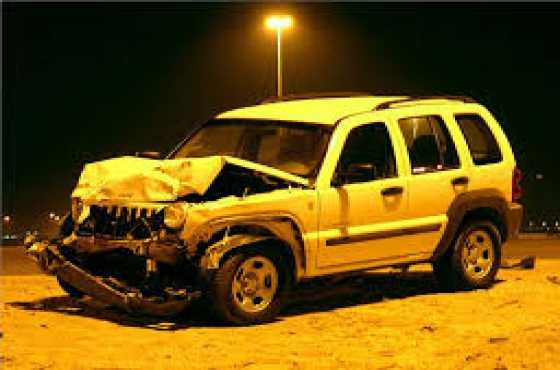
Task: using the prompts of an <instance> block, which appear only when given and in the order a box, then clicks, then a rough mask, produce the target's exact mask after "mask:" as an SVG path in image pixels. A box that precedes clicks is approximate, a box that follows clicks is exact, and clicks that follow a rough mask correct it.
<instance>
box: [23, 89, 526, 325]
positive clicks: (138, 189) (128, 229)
mask: <svg viewBox="0 0 560 370" xmlns="http://www.w3.org/2000/svg"><path fill="white" fill-rule="evenodd" d="M520 177H521V175H520V172H519V171H518V170H517V168H516V165H515V159H514V156H513V153H512V150H511V147H510V145H509V143H508V140H507V138H506V136H505V135H504V133H503V131H502V129H501V128H500V126H499V124H498V123H497V122H496V120H495V119H494V117H493V116H492V115H491V114H490V113H489V112H488V110H487V109H485V108H484V107H483V106H481V105H480V104H477V103H476V102H474V101H473V100H472V99H470V98H466V97H449V96H441V97H417V98H415V97H404V96H403V97H396V96H367V95H363V96H362V95H355V96H320V97H312V96H299V97H288V98H284V99H281V100H276V101H271V102H267V103H263V104H260V105H256V106H251V107H247V108H241V109H236V110H232V111H229V112H225V113H223V114H220V115H218V116H217V117H215V118H214V119H212V120H210V121H209V122H208V123H207V124H205V125H203V126H202V127H200V128H199V129H198V130H196V131H195V132H194V133H193V134H192V135H190V136H189V137H188V138H186V139H185V140H184V141H183V142H182V143H181V144H180V145H179V146H178V147H177V148H176V149H175V150H174V151H172V153H171V154H170V155H169V156H167V158H166V159H163V160H155V159H146V158H137V157H123V158H116V159H111V160H107V161H101V162H96V163H91V164H88V165H86V167H85V169H84V171H83V173H82V175H81V177H80V180H79V182H78V185H77V187H76V189H75V190H74V192H73V194H72V214H71V216H69V217H68V218H67V219H66V220H65V222H64V223H63V225H62V228H61V234H60V238H58V239H56V240H53V241H51V242H49V243H35V244H34V245H33V247H32V248H30V251H31V252H32V253H33V254H35V255H36V256H39V259H40V261H41V262H42V265H43V267H44V268H45V269H47V270H48V271H50V272H52V273H55V274H56V275H57V277H58V279H59V282H60V283H61V285H62V287H63V288H64V289H66V290H67V291H68V292H69V293H70V294H73V295H77V296H80V295H83V294H88V295H91V296H94V297H97V298H99V299H101V300H104V301H106V302H109V303H112V304H114V305H117V306H119V307H122V308H124V309H127V310H129V311H140V312H146V313H151V314H169V313H176V312H177V311H180V310H181V309H183V308H184V307H185V306H186V304H187V303H188V302H189V301H190V300H192V299H193V298H195V297H198V296H200V295H203V296H206V297H207V298H209V301H210V304H211V305H212V307H213V308H214V309H215V311H216V313H217V314H218V315H219V316H220V317H221V318H223V319H225V320H227V321H229V322H233V323H257V322H263V321H268V320H271V319H272V318H273V317H274V316H275V315H276V314H277V312H278V310H279V309H280V306H281V302H282V298H283V297H284V296H285V295H284V294H283V293H285V292H286V291H287V290H289V289H291V288H292V287H293V286H295V285H296V284H297V283H298V282H300V281H302V280H304V279H310V278H314V277H317V276H325V275H334V274H339V273H347V272H352V271H360V270H371V269H376V268H384V267H390V266H399V267H406V266H408V265H411V264H416V263H424V262H431V263H432V264H433V266H434V272H435V276H436V277H437V279H438V280H439V281H440V282H441V284H442V286H444V287H445V288H453V289H470V288H481V287H488V286H489V285H491V284H492V282H493V281H494V277H495V275H496V272H497V270H498V267H499V264H500V256H501V245H502V243H503V242H504V241H505V240H506V239H508V238H510V237H512V236H513V235H514V234H516V233H517V231H518V228H519V224H520V221H521V215H522V207H521V206H520V205H519V204H517V203H515V201H516V200H517V199H518V198H519V197H520V192H521V189H520V187H519V180H520Z"/></svg>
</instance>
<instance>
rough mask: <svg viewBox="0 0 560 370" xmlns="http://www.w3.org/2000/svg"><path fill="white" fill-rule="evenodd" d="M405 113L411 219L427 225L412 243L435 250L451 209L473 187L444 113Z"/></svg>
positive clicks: (401, 125) (400, 120)
mask: <svg viewBox="0 0 560 370" xmlns="http://www.w3.org/2000/svg"><path fill="white" fill-rule="evenodd" d="M436 112H437V111H434V113H427V114H420V115H410V116H401V117H399V118H398V119H397V124H398V127H399V129H400V132H401V134H402V138H403V139H404V142H405V145H406V149H407V153H408V168H407V170H408V171H409V174H408V181H407V183H408V189H409V204H408V214H407V218H409V219H410V220H415V222H416V223H417V224H418V225H422V226H424V229H423V231H422V232H420V233H417V234H416V236H415V237H414V238H413V239H414V240H413V241H412V243H413V244H414V245H415V246H416V247H417V248H418V249H419V250H420V251H422V252H426V253H429V252H432V251H433V250H434V248H435V246H436V245H437V244H438V242H439V240H440V239H441V236H442V235H443V231H444V230H445V226H446V224H447V221H448V220H447V210H448V209H449V207H450V205H451V203H452V202H453V200H454V199H455V197H456V196H457V195H458V194H460V193H462V192H464V191H466V190H467V189H468V186H469V181H470V179H469V177H468V173H467V171H466V170H465V168H464V166H462V165H461V161H460V159H459V156H458V154H457V149H456V146H455V143H454V141H453V139H452V137H451V134H450V132H449V129H448V127H447V124H446V121H445V120H444V116H443V115H441V114H438V113H436Z"/></svg>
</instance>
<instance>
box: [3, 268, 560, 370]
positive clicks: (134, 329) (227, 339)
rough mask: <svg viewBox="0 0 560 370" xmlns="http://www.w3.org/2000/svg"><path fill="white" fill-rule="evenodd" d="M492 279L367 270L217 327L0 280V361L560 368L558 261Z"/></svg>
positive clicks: (20, 279) (50, 283)
mask: <svg viewBox="0 0 560 370" xmlns="http://www.w3.org/2000/svg"><path fill="white" fill-rule="evenodd" d="M498 277H499V282H498V283H497V284H496V285H495V286H494V287H493V288H491V289H489V290H479V291H472V292H461V293H441V292H439V291H438V288H437V286H436V284H435V282H434V281H433V279H432V276H431V273H430V271H429V269H427V268H426V267H422V266H419V267H418V268H415V269H413V270H412V271H410V272H408V273H406V274H405V275H400V274H396V273H391V272H384V273H380V272H377V273H371V274H366V275H364V276H363V277H360V278H354V279H352V280H349V281H346V282H342V283H339V284H337V285H335V286H327V287H315V286H313V287H308V288H307V289H305V288H304V289H303V290H302V291H300V292H298V293H297V294H295V295H294V297H293V299H292V300H291V301H290V304H289V305H288V307H286V309H285V310H284V311H283V314H282V315H281V317H280V318H279V319H278V320H277V321H276V322H274V323H270V324H266V325H260V326H254V327H225V326H220V325H219V324H217V323H215V322H213V321H212V320H211V319H210V318H208V317H207V314H206V313H205V310H204V308H203V307H194V308H192V309H191V311H190V312H189V313H188V314H186V315H185V316H183V317H181V318H177V319H174V320H170V321H158V320H153V319H149V318H134V317H130V316H127V315H125V314H122V313H120V312H118V311H115V310H113V309H110V308H105V307H103V306H101V305H99V304H96V303H95V302H92V301H90V300H87V299H86V300H82V301H74V300H72V299H70V298H68V297H67V296H65V295H64V294H63V291H62V290H61V289H60V288H59V287H58V285H57V283H56V281H55V279H54V278H52V277H49V276H43V275H36V274H18V275H16V274H12V275H4V276H0V282H1V286H2V297H1V301H2V305H1V310H2V329H1V330H2V333H3V334H2V359H1V360H2V363H3V367H4V368H5V369H91V368H103V369H114V368H119V369H120V368H134V369H170V368H184V369H191V368H215V369H238V368H239V369H240V368H243V369H245V368H247V369H265V368H280V369H284V368H287V369H290V368H293V369H299V368H304V369H323V368H325V369H339V368H348V369H363V368H368V369H369V368H374V369H375V368H377V369H501V370H503V369H560V285H559V284H557V283H555V282H554V281H555V277H557V278H558V279H559V280H560V259H554V258H551V259H550V258H547V259H540V258H539V259H537V264H536V269H534V270H501V271H500V273H499V275H498ZM310 292H313V294H311V293H310ZM168 320H169V319H168Z"/></svg>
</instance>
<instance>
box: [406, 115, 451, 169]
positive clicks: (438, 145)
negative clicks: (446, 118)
mask: <svg viewBox="0 0 560 370" xmlns="http://www.w3.org/2000/svg"><path fill="white" fill-rule="evenodd" d="M399 127H400V129H401V132H402V134H403V136H404V140H405V142H406V146H407V148H408V155H409V158H410V164H411V166H412V173H413V174H421V173H426V172H433V171H442V170H448V169H453V168H458V167H459V158H458V156H457V150H456V149H455V145H454V143H453V140H452V139H451V136H450V135H449V131H447V127H446V126H445V124H444V122H443V120H442V118H441V117H439V116H422V117H410V118H403V119H400V120H399Z"/></svg>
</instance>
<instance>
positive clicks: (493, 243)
mask: <svg viewBox="0 0 560 370" xmlns="http://www.w3.org/2000/svg"><path fill="white" fill-rule="evenodd" d="M500 259H501V237H500V233H499V231H498V230H497V228H496V227H495V226H494V224H492V223H491V222H488V221H472V222H469V223H467V224H466V225H465V226H464V227H463V228H462V229H461V231H460V233H459V235H458V237H457V238H456V239H455V242H454V243H453V245H452V246H450V248H449V250H448V251H447V253H445V255H443V256H442V257H441V258H440V259H439V260H438V261H436V262H435V263H434V264H433V267H434V274H435V277H436V279H437V280H438V282H439V283H440V285H441V286H442V287H444V288H445V289H451V290H455V289H477V288H487V287H489V286H491V285H492V283H493V282H494V279H495V277H496V274H497V272H498V268H499V266H500Z"/></svg>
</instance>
